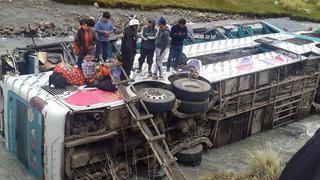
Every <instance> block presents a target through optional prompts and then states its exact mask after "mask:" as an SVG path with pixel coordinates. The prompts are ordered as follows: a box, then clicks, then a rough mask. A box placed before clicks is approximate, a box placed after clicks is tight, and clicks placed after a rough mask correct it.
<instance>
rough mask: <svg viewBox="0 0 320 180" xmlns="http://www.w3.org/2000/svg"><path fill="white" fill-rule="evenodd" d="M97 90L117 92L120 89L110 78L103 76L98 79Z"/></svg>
mask: <svg viewBox="0 0 320 180" xmlns="http://www.w3.org/2000/svg"><path fill="white" fill-rule="evenodd" d="M97 88H98V89H101V90H105V91H112V92H116V91H117V90H118V89H117V88H116V86H115V85H114V84H113V83H112V80H111V78H110V76H101V77H99V79H98V84H97Z"/></svg>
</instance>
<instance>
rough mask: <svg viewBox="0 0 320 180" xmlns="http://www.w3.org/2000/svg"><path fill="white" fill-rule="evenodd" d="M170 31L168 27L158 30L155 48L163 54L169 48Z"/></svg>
mask: <svg viewBox="0 0 320 180" xmlns="http://www.w3.org/2000/svg"><path fill="white" fill-rule="evenodd" d="M169 38H170V31H169V29H168V27H166V28H165V29H160V30H159V34H158V37H157V40H156V47H157V48H159V49H161V52H163V51H164V50H165V49H166V48H167V47H168V46H169Z"/></svg>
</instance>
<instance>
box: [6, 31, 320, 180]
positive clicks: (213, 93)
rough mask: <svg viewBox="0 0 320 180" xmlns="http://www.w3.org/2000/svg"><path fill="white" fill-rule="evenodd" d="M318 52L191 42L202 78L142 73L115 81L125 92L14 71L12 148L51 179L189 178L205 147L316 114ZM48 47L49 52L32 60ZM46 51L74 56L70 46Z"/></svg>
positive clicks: (277, 37)
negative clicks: (57, 83) (186, 168)
mask: <svg viewBox="0 0 320 180" xmlns="http://www.w3.org/2000/svg"><path fill="white" fill-rule="evenodd" d="M318 47H319V46H318V43H315V42H313V41H310V40H305V39H299V38H295V37H294V36H291V35H288V34H283V33H274V34H269V35H260V36H254V37H246V38H241V39H226V40H221V41H211V42H205V43H200V44H193V45H188V46H185V47H184V50H183V51H184V53H185V54H186V57H187V58H188V59H197V60H199V61H198V62H199V63H200V69H199V72H197V73H199V74H198V75H199V76H198V75H196V76H192V74H191V73H192V72H191V71H189V70H186V72H170V73H167V74H166V75H165V78H164V80H148V79H147V80H146V79H145V78H144V77H140V76H139V75H135V74H133V75H132V77H131V78H134V79H135V80H136V81H135V82H132V83H131V81H130V80H128V81H126V82H129V86H124V85H123V84H125V83H124V82H119V81H117V80H115V83H116V84H117V86H118V89H119V91H117V92H109V91H103V90H99V89H92V88H90V89H87V88H83V87H77V86H68V87H67V88H65V89H55V88H52V87H50V86H48V79H49V76H50V75H51V73H52V72H51V71H47V72H39V73H36V74H28V73H27V74H26V75H19V76H15V75H9V74H7V75H4V76H3V80H2V82H1V91H0V92H1V104H2V106H1V107H2V108H1V117H2V119H3V121H4V123H3V126H4V130H5V133H4V134H5V140H6V146H7V148H8V149H9V151H10V152H12V153H13V154H15V155H16V156H17V158H18V159H19V160H20V161H21V163H23V164H24V165H25V166H26V168H27V169H28V170H29V171H30V172H31V173H32V174H34V175H35V176H36V177H38V178H42V179H48V180H56V179H76V180H84V179H112V178H118V179H128V178H130V177H136V176H137V174H139V175H141V174H142V176H143V175H146V176H149V177H151V176H153V177H158V176H161V175H162V174H165V175H167V177H168V178H169V179H185V177H184V175H183V174H182V173H181V171H180V169H179V166H178V165H177V163H176V161H177V162H179V163H183V164H192V165H195V166H197V165H199V164H200V163H201V160H202V156H201V155H202V153H203V151H204V150H205V149H208V148H211V147H219V146H221V145H224V144H229V143H232V142H236V141H239V140H241V139H244V138H246V137H248V136H250V135H252V134H255V133H257V132H260V131H265V130H268V129H271V128H274V127H277V126H281V125H284V124H286V123H289V122H292V121H296V120H298V119H301V118H303V117H305V116H307V115H308V114H309V113H310V111H311V108H312V103H313V100H314V97H315V96H316V94H317V87H318V83H319V72H320V71H319V68H320V64H319V63H320V62H319V60H320V55H319V52H320V51H319V48H318ZM40 51H41V52H45V51H46V48H43V49H37V50H35V52H37V53H35V54H33V56H32V58H40V56H41V53H39V52H40ZM46 52H47V53H52V52H55V53H56V52H59V53H62V54H63V55H64V56H70V57H71V56H72V54H70V53H68V51H66V48H62V50H61V49H60V48H59V49H58V50H55V49H54V50H52V51H46ZM27 55H28V56H30V54H27ZM10 56H12V55H10ZM24 56H26V54H21V57H24ZM7 57H8V56H6V58H7ZM15 57H17V58H19V57H20V56H17V55H16V56H15ZM46 57H47V58H45V59H49V58H48V57H49V56H46ZM55 57H56V56H55ZM70 59H72V58H70ZM6 61H9V60H6ZM44 62H45V61H44ZM50 62H51V63H52V62H53V60H51V61H50ZM54 62H60V61H54ZM105 63H106V64H107V65H110V66H112V63H109V62H105ZM108 63H109V64H108ZM52 64H53V63H52ZM10 67H11V66H10ZM10 67H8V68H10ZM30 67H34V65H30ZM115 68H120V69H121V67H115ZM10 71H13V72H15V71H19V68H18V67H14V68H13V69H11V70H10ZM35 71H36V70H35V69H33V70H32V68H30V73H34V72H35ZM13 74H14V73H13ZM115 79H116V78H115ZM161 171H163V172H164V173H162V172H161Z"/></svg>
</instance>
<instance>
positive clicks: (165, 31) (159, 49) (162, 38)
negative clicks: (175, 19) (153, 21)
mask: <svg viewBox="0 0 320 180" xmlns="http://www.w3.org/2000/svg"><path fill="white" fill-rule="evenodd" d="M158 25H159V28H160V29H159V33H158V36H157V39H156V50H155V52H156V63H155V64H156V65H155V66H154V71H153V79H158V78H162V76H163V67H162V62H163V59H164V56H165V55H166V54H167V52H168V46H169V38H170V30H169V28H168V27H167V22H166V19H165V18H163V17H161V18H160V19H159V21H158Z"/></svg>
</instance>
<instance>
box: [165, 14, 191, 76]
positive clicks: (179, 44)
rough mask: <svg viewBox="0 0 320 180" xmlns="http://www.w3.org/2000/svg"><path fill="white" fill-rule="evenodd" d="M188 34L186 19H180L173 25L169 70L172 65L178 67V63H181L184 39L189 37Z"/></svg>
mask: <svg viewBox="0 0 320 180" xmlns="http://www.w3.org/2000/svg"><path fill="white" fill-rule="evenodd" d="M187 35H188V29H187V27H186V20H185V19H183V18H182V19H180V20H179V21H178V23H177V24H175V25H173V26H172V28H171V33H170V37H171V38H172V40H171V46H170V53H169V58H168V64H167V72H169V71H170V67H172V62H173V63H174V64H173V68H175V69H176V68H177V67H178V65H180V57H181V54H182V48H183V41H184V39H186V38H187Z"/></svg>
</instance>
